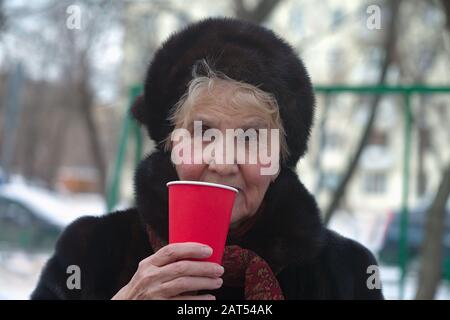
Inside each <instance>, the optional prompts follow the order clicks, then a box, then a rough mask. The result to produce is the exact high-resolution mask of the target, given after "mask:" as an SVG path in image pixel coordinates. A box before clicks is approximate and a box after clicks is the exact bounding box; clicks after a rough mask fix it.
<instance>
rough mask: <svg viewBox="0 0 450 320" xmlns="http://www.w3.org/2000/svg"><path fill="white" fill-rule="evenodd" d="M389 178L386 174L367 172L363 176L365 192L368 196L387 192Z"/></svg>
mask: <svg viewBox="0 0 450 320" xmlns="http://www.w3.org/2000/svg"><path fill="white" fill-rule="evenodd" d="M386 185H387V177H386V174H385V173H384V172H367V173H365V174H364V176H363V191H364V192H365V193H368V194H383V193H385V192H386Z"/></svg>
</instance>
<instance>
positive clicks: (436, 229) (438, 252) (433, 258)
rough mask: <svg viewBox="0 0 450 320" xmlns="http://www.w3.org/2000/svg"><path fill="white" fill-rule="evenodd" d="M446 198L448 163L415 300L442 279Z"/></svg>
mask: <svg viewBox="0 0 450 320" xmlns="http://www.w3.org/2000/svg"><path fill="white" fill-rule="evenodd" d="M442 5H443V11H444V13H445V15H446V18H447V24H446V30H447V33H448V34H450V3H449V2H448V1H445V0H443V1H442ZM447 107H448V106H447ZM444 126H445V124H444V125H443V127H444ZM449 196H450V162H448V163H447V166H446V168H445V169H444V171H443V175H442V179H441V181H440V183H439V187H438V190H437V193H436V196H435V197H434V200H433V203H432V204H431V206H430V208H429V209H428V210H427V213H426V225H425V231H424V234H425V239H424V242H423V246H422V248H421V265H420V271H419V281H418V289H417V292H416V297H415V298H416V299H421V300H423V299H427V300H430V299H434V297H435V295H436V292H437V289H438V286H439V282H440V280H441V277H442V263H443V244H442V241H443V238H444V234H445V227H446V215H447V210H446V204H447V201H448V198H449Z"/></svg>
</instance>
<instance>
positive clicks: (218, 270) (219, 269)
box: [217, 266, 225, 275]
mask: <svg viewBox="0 0 450 320" xmlns="http://www.w3.org/2000/svg"><path fill="white" fill-rule="evenodd" d="M224 272H225V269H224V267H222V266H218V267H217V273H218V274H219V275H221V274H223V273H224Z"/></svg>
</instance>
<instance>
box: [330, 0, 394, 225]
mask: <svg viewBox="0 0 450 320" xmlns="http://www.w3.org/2000/svg"><path fill="white" fill-rule="evenodd" d="M400 2H401V0H393V1H389V2H388V3H389V11H390V14H389V17H390V19H389V22H388V25H387V28H386V30H385V41H384V45H383V47H384V52H385V56H384V59H383V61H382V64H381V66H380V74H379V78H378V81H377V84H378V85H381V84H384V83H385V80H386V74H387V71H388V69H389V66H390V65H391V63H392V62H393V61H394V55H395V50H396V43H397V24H398V16H399V8H400ZM380 100H381V95H379V94H377V95H375V96H374V97H373V99H372V101H371V105H370V115H369V119H368V120H367V123H366V125H365V127H364V129H363V132H362V135H361V137H360V139H359V142H358V144H357V147H356V151H355V153H354V155H353V156H352V158H351V160H350V161H349V162H348V164H347V167H346V169H345V171H344V173H343V175H342V178H341V179H340V181H339V184H338V186H337V188H336V191H335V192H334V194H333V198H332V199H331V201H330V204H329V205H328V206H327V208H326V209H325V211H324V222H325V224H328V223H329V221H330V219H331V217H332V215H333V213H334V212H335V211H336V209H337V207H338V206H339V203H340V201H341V199H342V198H343V197H344V195H345V192H346V189H347V185H348V184H349V182H350V180H351V178H352V177H353V174H354V173H355V171H356V169H357V167H358V162H359V159H360V157H361V155H362V153H363V151H364V148H365V146H366V145H367V142H368V140H369V137H370V133H371V131H372V127H373V124H374V122H375V118H376V114H377V111H378V106H379V104H380Z"/></svg>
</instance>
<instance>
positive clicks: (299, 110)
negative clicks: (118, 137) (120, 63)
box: [132, 18, 314, 167]
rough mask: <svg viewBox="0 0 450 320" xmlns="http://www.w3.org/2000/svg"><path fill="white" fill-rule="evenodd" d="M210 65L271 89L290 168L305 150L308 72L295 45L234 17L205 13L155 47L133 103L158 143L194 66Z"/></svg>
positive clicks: (310, 110)
mask: <svg viewBox="0 0 450 320" xmlns="http://www.w3.org/2000/svg"><path fill="white" fill-rule="evenodd" d="M203 59H205V60H206V61H207V62H208V64H209V65H210V66H211V67H212V69H214V70H216V71H220V72H222V73H224V74H225V75H227V76H228V77H230V78H232V79H235V80H238V81H242V82H246V83H249V84H252V85H255V86H258V87H259V88H260V89H262V90H264V91H266V92H269V93H271V94H273V95H274V97H275V98H276V100H277V102H278V105H279V108H280V115H281V119H282V121H283V125H284V127H285V131H286V141H287V145H288V148H289V153H290V155H289V157H288V159H287V163H286V164H287V166H289V167H293V166H295V164H296V163H297V161H298V160H299V158H300V157H301V156H303V155H304V153H305V152H306V149H307V142H308V138H309V135H310V130H311V125H312V122H313V116H314V93H313V89H312V85H311V81H310V79H309V76H308V74H307V72H306V70H305V67H304V66H303V64H302V62H301V60H300V59H299V58H298V57H297V55H296V54H295V52H294V50H293V49H292V48H291V47H290V46H289V45H288V44H287V43H286V42H285V41H284V40H282V39H281V38H279V37H278V36H277V35H275V34H274V33H273V32H272V31H270V30H268V29H266V28H264V27H261V26H258V25H255V24H251V23H248V22H244V21H240V20H236V19H232V18H209V19H206V20H202V21H200V22H197V23H194V24H191V25H189V26H187V27H186V28H185V29H183V30H181V31H180V32H177V33H175V34H173V35H172V36H171V37H170V38H169V39H168V40H167V41H166V42H164V44H163V45H162V46H161V48H160V49H159V50H158V51H157V52H156V54H155V56H154V58H153V61H152V63H151V65H150V67H149V70H148V72H147V76H146V80H145V89H144V97H143V98H141V99H139V100H138V101H137V102H136V103H135V104H134V106H133V109H132V113H133V115H134V117H135V118H136V119H137V120H138V121H139V122H141V123H143V124H144V125H145V126H146V128H147V130H148V132H149V134H150V137H151V138H152V139H153V140H155V142H156V143H157V146H158V147H159V148H161V147H162V141H163V140H164V139H165V138H166V137H167V136H168V134H169V133H170V132H171V130H172V129H173V128H172V127H171V125H170V122H169V121H168V120H167V118H168V116H169V114H170V111H171V108H172V107H173V106H174V105H175V104H176V102H178V100H179V99H180V98H181V96H182V95H183V94H184V93H185V91H186V90H187V84H188V83H189V81H190V80H191V79H192V69H193V67H194V65H195V64H196V63H197V62H198V61H201V60H203Z"/></svg>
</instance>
